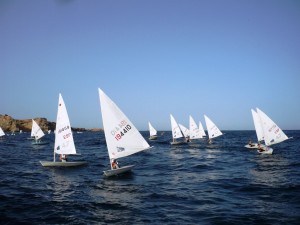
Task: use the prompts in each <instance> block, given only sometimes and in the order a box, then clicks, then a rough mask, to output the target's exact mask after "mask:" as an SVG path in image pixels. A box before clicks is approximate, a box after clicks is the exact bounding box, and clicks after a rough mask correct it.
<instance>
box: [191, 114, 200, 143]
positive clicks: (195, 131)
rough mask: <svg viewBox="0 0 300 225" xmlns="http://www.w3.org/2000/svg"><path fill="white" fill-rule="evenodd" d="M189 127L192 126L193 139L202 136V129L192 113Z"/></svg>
mask: <svg viewBox="0 0 300 225" xmlns="http://www.w3.org/2000/svg"><path fill="white" fill-rule="evenodd" d="M189 127H190V139H191V140H194V139H200V138H202V135H201V133H200V130H199V128H198V126H197V124H196V122H195V120H194V119H193V117H192V116H191V115H190V117H189Z"/></svg>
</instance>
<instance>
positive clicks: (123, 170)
mask: <svg viewBox="0 0 300 225" xmlns="http://www.w3.org/2000/svg"><path fill="white" fill-rule="evenodd" d="M133 167H134V165H129V166H123V167H121V168H119V169H113V170H106V171H103V173H104V175H105V176H107V177H110V176H116V175H119V174H122V173H126V172H128V171H130V170H131V169H132V168H133Z"/></svg>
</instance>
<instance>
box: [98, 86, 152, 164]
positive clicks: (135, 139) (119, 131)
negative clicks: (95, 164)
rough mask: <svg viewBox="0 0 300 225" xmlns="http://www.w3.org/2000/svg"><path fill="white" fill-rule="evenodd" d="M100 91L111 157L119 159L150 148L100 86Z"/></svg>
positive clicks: (104, 125) (103, 119)
mask: <svg viewBox="0 0 300 225" xmlns="http://www.w3.org/2000/svg"><path fill="white" fill-rule="evenodd" d="M98 91H99V98H100V106H101V113H102V121H103V128H104V134H105V139H106V143H107V149H108V154H109V158H110V159H112V158H113V159H118V158H122V157H126V156H129V155H132V154H134V153H137V152H140V151H143V150H145V149H148V148H150V145H149V144H148V143H147V141H146V140H145V139H144V137H143V136H142V135H141V133H140V132H139V131H138V130H137V128H136V127H135V126H134V125H133V123H132V122H131V121H130V120H129V119H128V118H127V116H126V115H125V114H124V113H123V112H122V111H121V110H120V109H119V107H118V106H117V105H116V104H115V103H114V102H113V101H112V100H111V99H110V98H109V97H108V96H107V95H106V94H105V93H104V92H103V91H102V90H101V89H100V88H99V89H98Z"/></svg>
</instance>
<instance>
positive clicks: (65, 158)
mask: <svg viewBox="0 0 300 225" xmlns="http://www.w3.org/2000/svg"><path fill="white" fill-rule="evenodd" d="M59 159H60V160H61V161H62V162H67V156H66V155H64V154H60V156H59Z"/></svg>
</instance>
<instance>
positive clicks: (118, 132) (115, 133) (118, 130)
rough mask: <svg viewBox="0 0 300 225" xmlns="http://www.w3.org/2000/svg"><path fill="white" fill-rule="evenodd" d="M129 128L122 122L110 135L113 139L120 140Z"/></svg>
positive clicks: (125, 122)
mask: <svg viewBox="0 0 300 225" xmlns="http://www.w3.org/2000/svg"><path fill="white" fill-rule="evenodd" d="M130 129H131V126H130V125H129V124H128V123H127V121H126V120H122V121H121V122H120V123H119V124H118V125H117V126H116V127H115V128H114V129H113V130H112V131H111V132H110V133H111V135H112V136H114V137H115V139H117V140H120V139H121V138H122V136H124V135H125V134H126V133H127V132H128V131H129V130H130Z"/></svg>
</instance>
